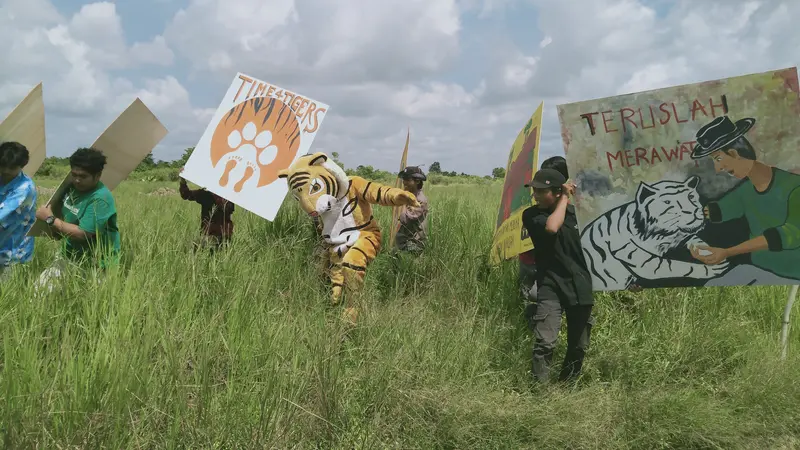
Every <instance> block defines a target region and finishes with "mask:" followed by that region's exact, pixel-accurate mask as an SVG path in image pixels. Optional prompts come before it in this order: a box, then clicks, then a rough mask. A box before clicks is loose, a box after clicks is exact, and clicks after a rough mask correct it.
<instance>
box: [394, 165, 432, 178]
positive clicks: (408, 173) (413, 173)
mask: <svg viewBox="0 0 800 450" xmlns="http://www.w3.org/2000/svg"><path fill="white" fill-rule="evenodd" d="M399 175H400V178H402V179H404V180H422V181H425V180H427V179H428V177H426V176H425V173H423V172H422V169H420V168H419V167H415V166H407V167H406V168H405V169H403V170H401V171H400V174H399Z"/></svg>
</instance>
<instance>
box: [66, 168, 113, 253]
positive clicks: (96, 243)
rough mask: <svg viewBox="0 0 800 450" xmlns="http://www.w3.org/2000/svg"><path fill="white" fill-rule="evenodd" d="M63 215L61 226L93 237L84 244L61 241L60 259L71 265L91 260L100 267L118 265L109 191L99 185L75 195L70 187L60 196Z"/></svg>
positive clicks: (111, 199)
mask: <svg viewBox="0 0 800 450" xmlns="http://www.w3.org/2000/svg"><path fill="white" fill-rule="evenodd" d="M63 214H64V221H65V222H67V223H70V224H73V225H78V226H79V227H80V229H81V230H83V231H85V232H87V233H94V235H95V236H94V238H92V239H90V240H88V241H84V240H78V239H73V238H69V237H65V238H64V244H63V247H62V250H63V254H64V256H66V257H67V258H69V259H71V260H74V261H78V260H81V259H83V258H87V259H94V260H96V261H97V262H98V263H99V265H100V267H107V266H109V265H116V264H117V263H119V250H120V240H119V228H117V208H116V206H115V204H114V197H112V196H111V191H109V190H108V188H107V187H105V185H104V184H103V183H102V182H98V183H97V187H96V188H95V189H94V190H92V191H89V192H79V191H77V190H75V188H74V187H70V188H69V190H68V191H67V193H66V194H65V195H64V201H63ZM95 250H96V251H98V253H97V254H96V255H95V254H94V253H93V252H94V251H95Z"/></svg>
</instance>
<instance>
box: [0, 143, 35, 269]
mask: <svg viewBox="0 0 800 450" xmlns="http://www.w3.org/2000/svg"><path fill="white" fill-rule="evenodd" d="M29 157H30V156H29V154H28V149H27V148H26V147H25V146H24V145H22V144H20V143H19V142H3V143H2V144H0V280H3V279H6V278H7V277H8V276H9V274H10V273H11V272H10V269H11V268H12V265H14V264H20V263H26V262H28V261H30V260H31V258H32V257H33V238H32V237H29V236H26V234H28V231H29V230H30V229H31V226H33V222H34V221H35V220H36V186H35V185H34V184H33V180H31V178H30V177H29V176H28V175H26V174H25V173H23V172H22V168H23V167H25V166H26V165H27V164H28V160H29Z"/></svg>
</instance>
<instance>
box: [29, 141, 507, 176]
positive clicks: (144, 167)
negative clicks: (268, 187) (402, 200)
mask: <svg viewBox="0 0 800 450" xmlns="http://www.w3.org/2000/svg"><path fill="white" fill-rule="evenodd" d="M193 151H194V147H189V148H187V149H185V150H184V151H183V154H182V155H181V157H180V158H178V159H176V160H173V161H164V160H159V161H156V160H155V159H154V158H153V154H152V153H149V154H148V155H147V156H146V157H145V158H144V159H143V160H142V162H141V163H139V165H138V166H137V167H136V169H134V172H148V171H152V170H156V169H180V168H182V167H183V166H185V165H186V162H187V161H188V160H189V157H190V156H191V155H192V152H193ZM331 156H332V158H333V160H334V161H335V162H336V163H337V164H339V166H341V167H342V168H344V169H345V172H346V173H347V174H348V175H356V176H359V177H362V178H366V179H373V180H389V179H392V178H396V177H397V173H393V172H388V171H386V170H381V169H375V168H374V167H372V166H364V165H360V166H357V167H356V168H355V169H353V168H347V167H345V165H344V164H342V162H341V161H339V153H338V152H333V153H331ZM68 165H69V158H60V157H57V156H50V157H48V158H46V159H45V160H44V163H42V166H41V168H39V171H38V172H37V175H42V176H51V175H59V174H61V173H62V172H64V168H65V167H67V166H68ZM428 173H429V174H430V175H432V176H435V177H437V178H438V177H460V178H470V179H480V178H483V179H486V180H491V179H500V180H502V179H503V178H504V177H505V174H506V170H505V169H504V168H502V167H495V168H494V169H492V175H491V176H489V175H486V176H484V177H481V176H478V175H470V174H467V173H464V172H461V173H456V172H455V171H450V172H446V171H443V170H442V166H441V164H440V163H439V161H435V162H434V163H433V164H431V165H430V168H429V170H428ZM169 178H170V179H171V178H175V179H177V173H176V175H175V176H170V177H169Z"/></svg>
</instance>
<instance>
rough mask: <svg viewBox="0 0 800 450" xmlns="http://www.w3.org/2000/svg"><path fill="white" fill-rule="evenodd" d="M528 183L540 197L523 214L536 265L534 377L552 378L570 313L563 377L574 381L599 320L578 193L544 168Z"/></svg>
mask: <svg viewBox="0 0 800 450" xmlns="http://www.w3.org/2000/svg"><path fill="white" fill-rule="evenodd" d="M526 187H531V188H533V197H534V200H535V201H536V205H534V207H532V208H528V209H526V210H525V212H524V213H523V215H522V223H523V226H524V227H525V228H526V229H527V230H528V234H529V235H530V237H531V239H532V240H533V244H534V254H535V257H536V263H537V276H536V284H537V287H538V292H537V294H538V299H537V303H536V310H535V313H534V315H533V320H532V326H533V332H534V338H535V344H534V348H533V362H532V366H531V369H532V370H531V371H532V372H533V377H534V381H538V382H541V383H547V382H548V381H549V378H550V364H551V361H552V358H553V351H554V349H555V346H556V343H557V341H558V333H559V330H560V329H561V316H562V314H566V317H567V354H566V356H565V357H564V363H563V365H562V368H561V374H560V375H559V379H560V380H561V381H569V380H572V379H574V378H576V377H577V376H578V375H579V374H580V372H581V368H582V365H583V359H584V355H585V353H586V350H587V349H588V346H589V340H590V335H591V328H592V325H593V323H594V318H593V317H592V307H593V305H594V296H593V293H592V277H591V275H590V274H589V270H588V268H587V266H586V260H585V259H584V255H583V249H582V248H581V239H580V231H579V230H578V221H577V218H576V216H575V207H574V206H573V205H571V204H570V199H569V197H570V196H571V195H574V193H575V185H574V184H573V183H571V182H570V183H568V182H567V178H566V177H565V176H564V175H563V174H562V173H561V172H559V171H558V170H556V169H540V170H539V171H537V172H536V174H535V175H534V177H533V180H532V181H531V182H530V183H528V184H526Z"/></svg>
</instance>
